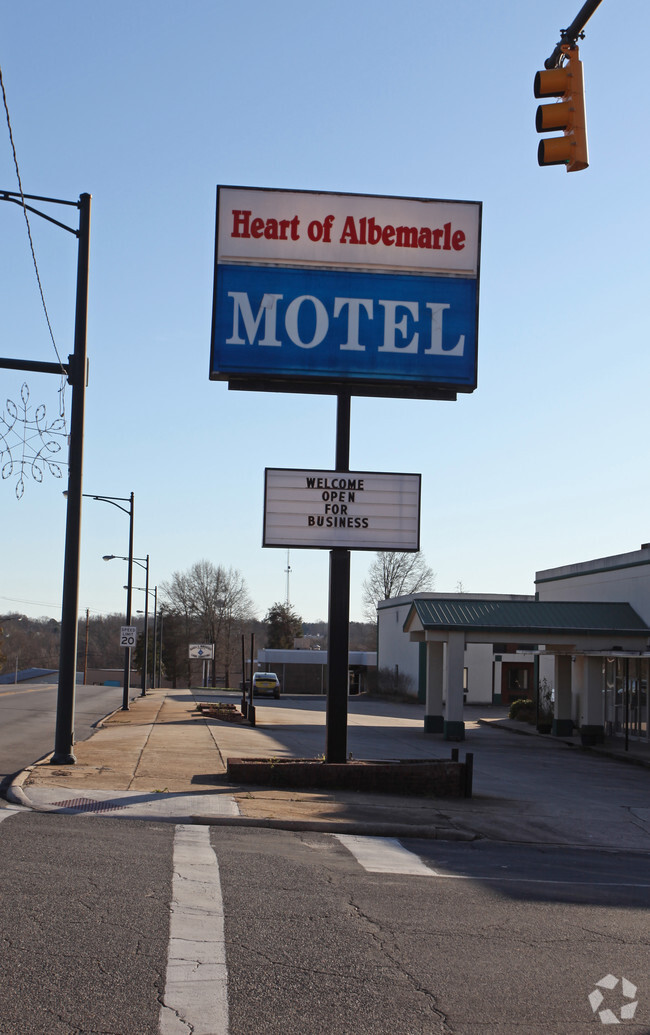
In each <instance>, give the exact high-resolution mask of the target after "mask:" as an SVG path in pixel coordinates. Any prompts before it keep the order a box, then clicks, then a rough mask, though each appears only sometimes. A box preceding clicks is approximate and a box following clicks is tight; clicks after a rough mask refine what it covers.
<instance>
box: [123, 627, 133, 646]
mask: <svg viewBox="0 0 650 1035" xmlns="http://www.w3.org/2000/svg"><path fill="white" fill-rule="evenodd" d="M135 640H136V628H135V626H134V625H121V626H120V647H135Z"/></svg>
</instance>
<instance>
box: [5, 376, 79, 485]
mask: <svg viewBox="0 0 650 1035" xmlns="http://www.w3.org/2000/svg"><path fill="white" fill-rule="evenodd" d="M20 398H21V400H22V406H17V405H16V403H15V402H13V401H12V400H11V399H7V402H6V413H5V414H2V415H0V474H2V478H3V480H5V481H6V480H7V479H8V478H11V477H13V475H16V477H17V481H16V498H17V499H22V496H23V494H24V492H25V477H29V475H31V476H32V478H33V479H34V481H35V482H42V481H43V475H44V474H45V471H46V470H47V471H49V473H50V474H51V475H52V476H53V477H54V478H60V477H61V468H60V467H59V465H58V464H56V463H54V462H53V460H52V459H51V457H52V456H55V455H56V454H57V453H59V452H60V451H61V444H60V442H57V441H56V439H55V438H53V437H52V436H58V437H59V438H65V437H66V435H67V431H66V424H65V418H64V417H57V419H56V420H54V421H52V423H51V424H48V423H47V417H46V413H45V406H44V405H43V404H41V405H40V406H37V407H36V409H35V410H34V411H33V416H32V412H31V407H30V405H29V387H28V385H27V384H23V385H22V387H21V389H20Z"/></svg>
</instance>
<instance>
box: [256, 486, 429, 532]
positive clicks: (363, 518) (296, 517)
mask: <svg viewBox="0 0 650 1035" xmlns="http://www.w3.org/2000/svg"><path fill="white" fill-rule="evenodd" d="M420 482H421V477H420V475H419V474H376V473H369V472H364V471H343V472H338V471H321V470H304V471H297V470H290V469H285V468H273V467H270V468H269V467H267V468H266V471H265V492H264V536H263V544H262V545H263V546H283V547H294V548H296V549H304V548H307V549H309V548H315V549H326V550H329V549H332V548H334V547H342V548H344V549H348V550H403V551H417V550H419V549H420Z"/></svg>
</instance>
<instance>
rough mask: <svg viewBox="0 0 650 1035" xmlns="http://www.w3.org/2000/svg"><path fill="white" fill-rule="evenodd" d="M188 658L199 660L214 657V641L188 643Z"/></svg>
mask: <svg viewBox="0 0 650 1035" xmlns="http://www.w3.org/2000/svg"><path fill="white" fill-rule="evenodd" d="M189 656H190V660H191V659H193V658H195V659H196V658H198V659H199V660H200V661H206V660H210V661H211V660H212V659H213V658H214V643H190V654H189Z"/></svg>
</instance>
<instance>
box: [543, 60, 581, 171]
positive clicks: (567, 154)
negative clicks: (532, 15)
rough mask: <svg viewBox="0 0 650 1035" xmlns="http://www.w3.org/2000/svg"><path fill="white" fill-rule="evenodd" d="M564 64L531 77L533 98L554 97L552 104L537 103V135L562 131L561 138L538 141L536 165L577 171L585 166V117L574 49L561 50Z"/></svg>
mask: <svg viewBox="0 0 650 1035" xmlns="http://www.w3.org/2000/svg"><path fill="white" fill-rule="evenodd" d="M562 53H563V55H564V64H563V65H561V66H560V67H559V68H549V69H545V70H544V71H543V72H537V74H536V75H535V84H534V92H535V97H538V98H539V97H557V98H559V100H557V101H556V102H555V103H553V104H540V105H539V107H538V109H537V115H536V116H535V128H536V129H537V132H538V133H548V132H549V131H550V130H554V129H562V130H564V135H563V136H561V137H547V138H546V139H545V140H540V142H539V148H538V149H537V161H538V162H539V164H540V165H566V171H567V172H577V171H578V170H579V169H586V168H587V166H588V165H589V153H588V150H587V119H586V115H585V96H584V82H583V77H582V61H581V60H580V55H579V53H578V48H577V47H575V46H574V47H571V46H568V45H565V46H563V47H562Z"/></svg>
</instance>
